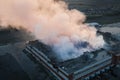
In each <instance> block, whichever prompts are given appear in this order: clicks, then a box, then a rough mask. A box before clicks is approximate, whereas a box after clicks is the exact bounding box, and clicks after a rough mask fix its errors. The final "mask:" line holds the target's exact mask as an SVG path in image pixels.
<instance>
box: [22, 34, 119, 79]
mask: <svg viewBox="0 0 120 80" xmlns="http://www.w3.org/2000/svg"><path fill="white" fill-rule="evenodd" d="M103 35H104V36H108V35H109V34H108V33H107V34H106V33H104V34H103ZM108 40H109V39H108ZM110 40H111V41H110V42H112V38H110ZM114 40H115V39H114ZM112 43H113V42H112ZM114 47H115V45H114ZM116 49H117V48H116ZM111 50H112V49H111ZM111 50H109V49H100V50H96V51H94V52H90V53H89V52H86V53H84V54H83V55H81V56H80V57H78V58H75V59H71V60H67V61H59V60H58V59H57V58H56V56H55V53H54V52H53V51H52V49H51V47H49V46H48V45H45V44H43V43H42V42H41V41H39V40H36V41H29V42H28V43H27V46H26V48H25V49H24V50H23V52H24V53H29V54H31V55H32V56H34V57H35V58H36V59H37V60H38V61H39V62H40V63H42V65H43V66H44V67H45V68H46V69H48V70H49V71H50V72H51V73H52V74H53V75H54V76H55V77H56V78H57V79H59V80H89V79H91V78H92V77H95V76H97V75H99V74H101V73H103V72H105V71H107V70H109V69H111V68H112V67H115V66H116V65H118V64H119V63H120V51H119V50H118V51H117V50H112V51H111Z"/></svg>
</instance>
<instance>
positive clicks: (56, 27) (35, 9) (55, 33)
mask: <svg viewBox="0 0 120 80" xmlns="http://www.w3.org/2000/svg"><path fill="white" fill-rule="evenodd" d="M85 19H86V16H85V15H84V14H83V13H82V12H80V11H78V10H76V9H72V10H69V9H68V6H67V4H66V3H65V2H63V1H55V0H45V1H44V0H0V21H1V22H0V25H2V26H8V25H12V26H13V27H14V28H17V29H19V27H20V26H22V27H23V28H24V29H26V30H27V31H30V32H31V33H32V34H34V35H35V37H36V38H37V39H39V40H41V41H42V42H44V43H45V44H47V45H50V46H52V48H53V50H54V51H55V52H56V53H57V55H58V56H60V58H62V59H63V60H66V59H71V58H76V57H78V56H80V55H82V54H83V52H86V51H93V50H95V49H99V48H102V47H103V46H104V44H105V42H104V40H103V37H102V36H97V35H96V29H95V28H94V27H89V26H88V25H86V24H84V21H85ZM76 43H77V44H81V46H80V45H79V46H80V47H76V46H75V44H76ZM83 43H88V44H86V47H82V44H83Z"/></svg>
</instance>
